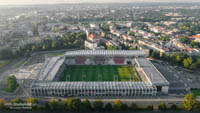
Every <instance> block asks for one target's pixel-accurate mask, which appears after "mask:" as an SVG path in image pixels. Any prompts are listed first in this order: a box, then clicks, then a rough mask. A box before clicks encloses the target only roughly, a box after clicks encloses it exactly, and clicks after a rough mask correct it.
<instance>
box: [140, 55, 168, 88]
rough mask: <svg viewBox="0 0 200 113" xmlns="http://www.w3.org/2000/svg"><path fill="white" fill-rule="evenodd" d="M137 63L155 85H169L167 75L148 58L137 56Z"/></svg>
mask: <svg viewBox="0 0 200 113" xmlns="http://www.w3.org/2000/svg"><path fill="white" fill-rule="evenodd" d="M136 63H137V64H138V65H139V66H140V67H141V68H142V69H143V71H144V73H145V74H146V76H147V77H148V78H149V80H150V81H151V83H152V84H153V85H158V86H159V85H169V82H168V81H167V80H166V79H165V77H164V76H163V75H162V74H161V73H160V72H159V71H158V70H157V69H156V67H155V66H154V65H153V64H152V63H151V62H150V61H149V60H147V59H146V58H136Z"/></svg>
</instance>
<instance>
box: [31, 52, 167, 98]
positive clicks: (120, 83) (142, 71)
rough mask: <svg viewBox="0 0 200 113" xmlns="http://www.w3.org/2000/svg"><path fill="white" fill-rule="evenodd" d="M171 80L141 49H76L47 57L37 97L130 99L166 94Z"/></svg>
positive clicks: (36, 88)
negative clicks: (62, 54)
mask: <svg viewBox="0 0 200 113" xmlns="http://www.w3.org/2000/svg"><path fill="white" fill-rule="evenodd" d="M168 89H169V82H168V81H167V80H166V79H165V78H164V76H163V75H162V74H161V73H160V72H159V71H158V70H157V69H156V68H155V66H154V65H153V64H152V63H151V62H150V61H149V60H147V59H146V54H145V53H144V52H143V51H139V50H77V51H68V52H66V53H65V55H64V56H60V57H53V58H48V59H46V61H45V63H44V64H43V66H42V68H41V69H40V71H39V73H38V75H37V76H36V78H35V80H34V81H33V83H32V85H31V94H32V96H35V97H40V96H44V97H80V98H85V97H87V98H90V97H91V98H107V97H108V98H115V97H117V98H126V97H127V98H128V97H131V98H132V97H141V96H156V95H157V94H158V93H164V94H167V93H168Z"/></svg>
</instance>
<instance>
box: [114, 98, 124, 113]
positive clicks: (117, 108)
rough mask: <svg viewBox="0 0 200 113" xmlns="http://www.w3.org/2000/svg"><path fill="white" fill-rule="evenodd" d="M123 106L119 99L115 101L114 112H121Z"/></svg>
mask: <svg viewBox="0 0 200 113" xmlns="http://www.w3.org/2000/svg"><path fill="white" fill-rule="evenodd" d="M122 104H123V103H122V102H121V101H120V100H119V99H117V100H115V101H114V106H113V110H114V111H120V110H121V106H122Z"/></svg>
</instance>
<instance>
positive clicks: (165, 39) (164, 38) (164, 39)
mask: <svg viewBox="0 0 200 113" xmlns="http://www.w3.org/2000/svg"><path fill="white" fill-rule="evenodd" d="M161 40H162V41H168V40H169V37H167V36H161Z"/></svg>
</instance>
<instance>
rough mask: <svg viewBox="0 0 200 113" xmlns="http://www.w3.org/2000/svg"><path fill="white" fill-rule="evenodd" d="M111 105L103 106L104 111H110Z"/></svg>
mask: <svg viewBox="0 0 200 113" xmlns="http://www.w3.org/2000/svg"><path fill="white" fill-rule="evenodd" d="M112 109H113V108H112V104H111V103H107V104H106V105H105V111H112Z"/></svg>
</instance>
